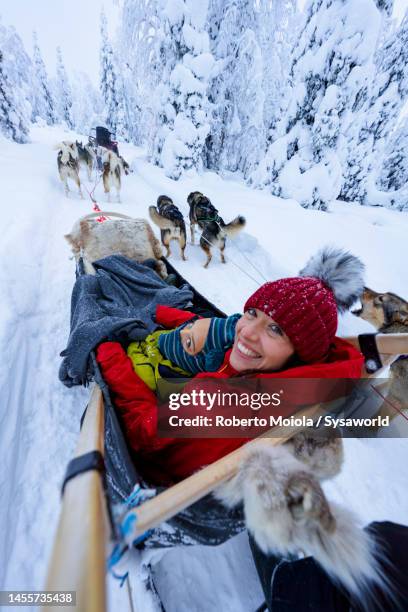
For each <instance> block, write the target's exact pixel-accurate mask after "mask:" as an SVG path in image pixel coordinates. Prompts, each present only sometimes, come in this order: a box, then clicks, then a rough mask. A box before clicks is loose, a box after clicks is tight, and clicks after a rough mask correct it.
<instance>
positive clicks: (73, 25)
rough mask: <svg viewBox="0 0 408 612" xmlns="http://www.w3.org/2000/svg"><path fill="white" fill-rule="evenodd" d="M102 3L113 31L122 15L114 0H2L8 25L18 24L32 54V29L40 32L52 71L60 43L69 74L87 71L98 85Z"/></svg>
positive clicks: (0, 4) (1, 9)
mask: <svg viewBox="0 0 408 612" xmlns="http://www.w3.org/2000/svg"><path fill="white" fill-rule="evenodd" d="M102 6H103V7H104V8H105V12H106V16H107V19H108V26H109V29H110V30H111V33H113V32H114V31H115V30H116V27H117V23H118V14H119V9H118V6H117V4H116V3H114V2H113V0H104V1H103V0H0V16H1V18H2V22H3V24H4V25H13V26H15V28H16V30H17V32H18V34H20V36H21V38H22V39H23V42H24V46H25V48H26V50H27V51H28V53H29V54H30V55H32V32H33V30H35V31H36V32H37V35H38V41H39V44H40V48H41V52H42V55H43V58H44V61H45V63H46V65H47V69H48V70H49V71H50V73H52V74H53V73H54V71H55V64H56V52H55V49H56V47H57V46H58V45H59V46H60V47H61V50H62V55H63V58H64V62H65V65H66V67H67V70H68V73H70V72H71V71H72V70H75V69H76V70H83V71H84V72H86V73H88V74H89V76H90V77H91V79H92V81H93V82H94V83H95V84H97V83H98V80H99V43H100V36H99V22H100V12H101V9H102Z"/></svg>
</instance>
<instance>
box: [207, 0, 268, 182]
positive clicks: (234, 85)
mask: <svg viewBox="0 0 408 612" xmlns="http://www.w3.org/2000/svg"><path fill="white" fill-rule="evenodd" d="M207 27H208V30H209V33H210V49H211V51H212V53H213V55H214V57H215V59H216V60H217V67H216V70H215V74H214V78H213V81H212V83H211V88H210V92H209V100H210V103H211V105H212V118H211V130H210V134H209V136H208V138H207V142H206V161H207V165H208V167H209V168H213V169H214V170H223V169H225V170H232V171H234V170H242V171H243V172H244V175H246V174H247V173H248V172H249V171H250V170H251V169H253V166H254V165H255V164H256V163H257V162H258V157H259V153H260V151H262V150H263V145H264V139H265V137H264V121H263V108H264V93H263V89H262V79H263V60H262V53H261V49H260V46H259V42H258V29H259V28H258V20H257V14H256V11H255V3H254V2H253V0H244V1H242V0H228V2H220V1H219V0H212V2H211V4H210V10H209V15H208V26H207Z"/></svg>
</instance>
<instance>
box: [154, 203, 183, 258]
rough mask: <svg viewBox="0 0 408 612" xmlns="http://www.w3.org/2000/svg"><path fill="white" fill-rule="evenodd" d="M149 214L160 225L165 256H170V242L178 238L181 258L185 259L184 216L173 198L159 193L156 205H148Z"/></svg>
mask: <svg viewBox="0 0 408 612" xmlns="http://www.w3.org/2000/svg"><path fill="white" fill-rule="evenodd" d="M149 215H150V218H151V220H152V221H153V223H155V224H156V225H157V226H158V227H160V235H161V241H162V244H163V246H165V247H166V249H167V253H166V257H170V255H171V251H170V242H171V240H178V242H179V245H180V251H181V258H182V259H183V260H185V259H186V257H185V255H184V249H185V248H186V242H187V238H186V224H185V222H184V217H183V215H182V213H181V212H180V211H179V209H178V208H177V206H176V205H175V204H174V202H173V200H172V199H171V198H169V197H168V196H165V195H161V196H159V197H158V198H157V207H156V206H149Z"/></svg>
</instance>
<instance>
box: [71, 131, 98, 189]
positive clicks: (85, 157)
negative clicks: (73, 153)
mask: <svg viewBox="0 0 408 612" xmlns="http://www.w3.org/2000/svg"><path fill="white" fill-rule="evenodd" d="M75 144H76V147H77V151H78V163H79V165H80V166H81V165H82V166H85V168H86V171H87V173H88V181H90V180H91V178H92V170H93V166H94V161H95V153H94V151H93V149H92V147H91V146H90V145H89V144H86V145H83V144H82V142H79V141H78V140H77V141H76V142H75Z"/></svg>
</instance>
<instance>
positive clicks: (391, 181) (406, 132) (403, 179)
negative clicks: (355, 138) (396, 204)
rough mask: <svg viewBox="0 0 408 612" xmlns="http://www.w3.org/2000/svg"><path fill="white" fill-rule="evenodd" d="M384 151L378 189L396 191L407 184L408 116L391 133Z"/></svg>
mask: <svg viewBox="0 0 408 612" xmlns="http://www.w3.org/2000/svg"><path fill="white" fill-rule="evenodd" d="M385 153H386V155H385V159H384V162H383V166H382V169H381V174H380V177H379V180H378V185H379V189H381V190H382V191H397V190H399V189H401V188H402V187H404V186H406V185H407V184H408V118H405V120H404V121H403V122H402V123H401V124H400V125H399V126H398V127H397V128H396V130H395V132H393V133H392V134H391V136H390V139H389V142H388V143H387V147H386V151H385ZM407 204H408V202H407Z"/></svg>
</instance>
